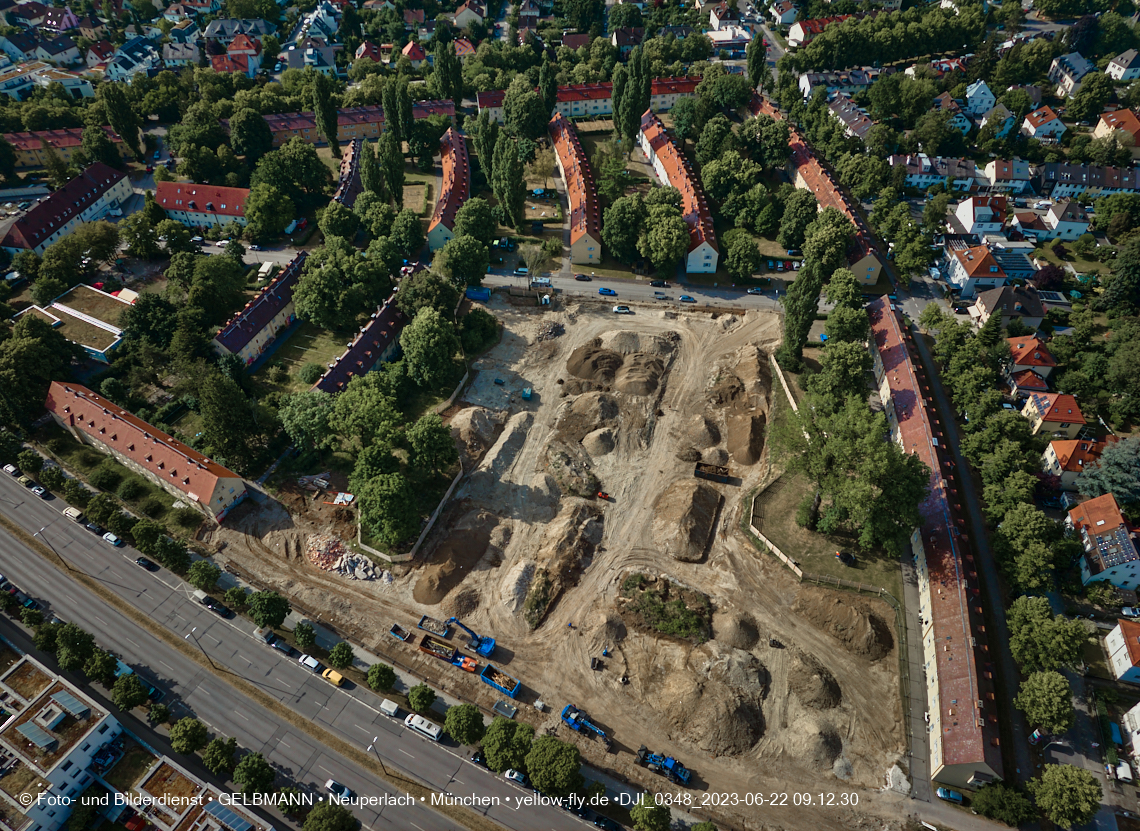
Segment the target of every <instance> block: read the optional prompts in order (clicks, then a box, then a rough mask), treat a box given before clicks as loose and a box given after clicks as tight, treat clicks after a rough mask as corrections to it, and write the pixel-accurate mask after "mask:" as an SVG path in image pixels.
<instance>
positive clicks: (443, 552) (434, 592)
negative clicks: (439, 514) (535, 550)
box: [412, 510, 499, 606]
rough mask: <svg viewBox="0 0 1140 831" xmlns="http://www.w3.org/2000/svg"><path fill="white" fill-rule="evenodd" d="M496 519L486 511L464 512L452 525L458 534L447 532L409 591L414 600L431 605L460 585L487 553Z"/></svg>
mask: <svg viewBox="0 0 1140 831" xmlns="http://www.w3.org/2000/svg"><path fill="white" fill-rule="evenodd" d="M498 521H499V520H498V517H496V516H495V515H494V514H491V513H488V512H487V511H482V510H477V511H469V512H468V513H466V514H465V515H464V516H463V517H462V518H461V519H460V520H459V521H458V522H457V523H456V524H455V531H458V532H461V533H452V534H449V535H448V536H447V538H446V539H444V540H443V541H442V542H441V543H440V544H439V546H438V547H437V548H436V550H435V552H434V553H433V554H432V555H431V557H430V558H429V559H428V563H427V565H426V566H425V567H424V570H423V573H422V574H420V579H419V581H418V582H417V583H416V588H415V590H414V591H413V592H412V596H413V597H414V598H415V600H416V602H417V603H422V604H423V605H425V606H434V605H436V604H437V603H440V602H441V601H442V600H443V598H445V597H446V596H447V593H448V592H449V591H451V590H452V589H453V588H455V587H456V586H457V585H459V583H460V582H462V580H463V578H464V577H466V576H467V574H468V573H469V572H470V571H471V570H472V569H473V568H474V567H475V564H476V563H478V562H479V560H481V559H482V558H483V555H484V554H485V553H486V552H487V545H488V543H489V542H490V541H491V530H492V529H493V528H494V527H495V525H496V523H498Z"/></svg>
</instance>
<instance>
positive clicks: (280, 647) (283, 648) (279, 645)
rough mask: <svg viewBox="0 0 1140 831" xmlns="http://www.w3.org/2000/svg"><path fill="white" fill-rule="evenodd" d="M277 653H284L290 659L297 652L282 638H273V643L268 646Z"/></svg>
mask: <svg viewBox="0 0 1140 831" xmlns="http://www.w3.org/2000/svg"><path fill="white" fill-rule="evenodd" d="M269 645H270V646H272V647H273V648H274V649H276V650H277V651H278V652H284V653H285V654H286V655H288V656H290V657H292V656H293V655H294V654H295V653H296V651H297V650H295V649H293V647H291V646H290V645H289V642H288V641H287V640H285V639H284V638H274V639H273V642H272V643H270V644H269Z"/></svg>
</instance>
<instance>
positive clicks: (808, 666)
mask: <svg viewBox="0 0 1140 831" xmlns="http://www.w3.org/2000/svg"><path fill="white" fill-rule="evenodd" d="M788 689H789V690H791V691H792V692H794V693H795V694H796V696H797V697H798V698H799V700H800V703H801V704H803V705H804V706H805V707H811V708H812V709H815V710H830V709H831V708H833V707H838V706H839V703H840V702H841V701H842V700H843V692H842V691H841V690H840V689H839V683H838V682H837V681H836V680H835V676H834V675H832V674H831V673H830V672H829V671H828V669H827V667H825V666H824V665H823V664H821V663H820V662H819V661H817V660H816V659H815V658H814V657H813V656H811V655H808V654H807V653H805V652H801V651H799V650H796V653H795V657H794V658H793V659H792V664H791V667H790V668H789V669H788Z"/></svg>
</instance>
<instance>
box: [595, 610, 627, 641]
mask: <svg viewBox="0 0 1140 831" xmlns="http://www.w3.org/2000/svg"><path fill="white" fill-rule="evenodd" d="M601 617H602V623H601V631H600V632H599V634H600V635H601V637H602V639H603V640H605V641H607V642H608V643H621V642H622V641H624V640H625V636H626V635H627V634H628V633H627V631H626V628H625V621H624V620H622V619H621V618H620V617H618V616H617V615H615V614H607V613H606V612H602V614H601Z"/></svg>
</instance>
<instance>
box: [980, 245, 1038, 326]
mask: <svg viewBox="0 0 1140 831" xmlns="http://www.w3.org/2000/svg"><path fill="white" fill-rule="evenodd" d="M987 239H988V237H987ZM1001 239H1005V242H999V243H997V244H996V245H991V246H990V256H992V257H993V258H994V260H996V261H997V264H998V265H999V266H1000V267H1001V270H1002V271H1004V272H1005V276H1006V277H1008V278H1009V279H1011V280H1029V279H1030V278H1032V277H1033V275H1034V274H1036V273H1037V266H1035V265H1034V264H1033V261H1032V260H1031V259H1029V255H1031V254H1032V253H1033V248H1034V245H1033V243H1032V242H1014V241H1012V240H1010V239H1008V238H1004V237H1002V238H1001ZM1037 295H1038V297H1040V298H1041V304H1042V306H1044V308H1045V310H1046V311H1048V310H1049V304H1048V303H1046V302H1045V298H1044V297H1043V296H1041V292H1038V293H1037Z"/></svg>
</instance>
